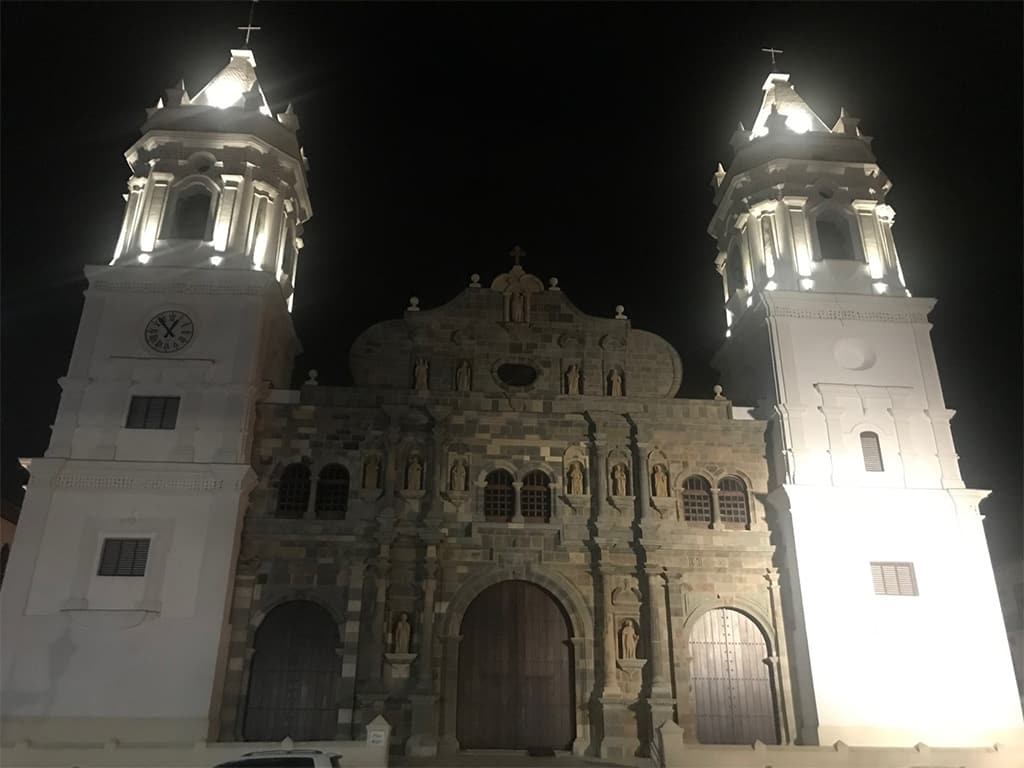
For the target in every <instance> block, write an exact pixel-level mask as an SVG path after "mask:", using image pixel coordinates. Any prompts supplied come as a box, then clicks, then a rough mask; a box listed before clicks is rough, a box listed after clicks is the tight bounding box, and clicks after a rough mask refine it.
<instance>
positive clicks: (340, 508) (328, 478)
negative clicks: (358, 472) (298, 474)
mask: <svg viewBox="0 0 1024 768" xmlns="http://www.w3.org/2000/svg"><path fill="white" fill-rule="evenodd" d="M348 486H349V481H348V470H347V469H345V468H344V467H343V466H341V464H328V465H327V466H326V467H324V468H323V469H321V470H320V477H319V478H317V481H316V505H315V509H316V516H317V519H319V520H344V519H345V512H347V511H348Z"/></svg>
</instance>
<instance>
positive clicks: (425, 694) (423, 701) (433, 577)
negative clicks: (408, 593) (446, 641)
mask: <svg viewBox="0 0 1024 768" xmlns="http://www.w3.org/2000/svg"><path fill="white" fill-rule="evenodd" d="M423 572H424V573H423V616H422V617H421V621H420V627H421V629H420V644H419V668H418V670H417V675H416V692H415V693H411V694H410V695H409V701H410V703H411V704H412V725H411V728H410V734H409V739H408V741H406V744H405V754H407V755H412V756H415V757H433V756H435V755H436V754H437V707H436V705H437V694H436V693H435V692H434V681H433V667H434V590H435V588H436V586H437V545H436V544H435V543H430V542H429V541H428V543H427V551H426V556H425V558H424V562H423Z"/></svg>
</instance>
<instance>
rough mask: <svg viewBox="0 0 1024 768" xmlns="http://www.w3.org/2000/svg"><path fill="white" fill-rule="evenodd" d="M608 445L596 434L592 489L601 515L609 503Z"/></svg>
mask: <svg viewBox="0 0 1024 768" xmlns="http://www.w3.org/2000/svg"><path fill="white" fill-rule="evenodd" d="M605 447H606V443H605V441H604V438H603V437H602V436H601V435H598V434H595V435H594V438H593V440H591V449H592V451H593V455H592V458H591V462H590V466H591V472H592V476H591V487H592V488H593V489H594V492H593V493H592V494H591V498H592V499H593V500H594V502H595V503H596V504H597V512H598V514H600V513H601V510H602V509H603V508H604V505H605V503H606V502H607V501H608V460H607V459H608V457H607V456H606V453H607V451H606V450H605Z"/></svg>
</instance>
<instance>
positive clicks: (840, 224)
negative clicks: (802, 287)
mask: <svg viewBox="0 0 1024 768" xmlns="http://www.w3.org/2000/svg"><path fill="white" fill-rule="evenodd" d="M815 228H816V229H817V230H818V248H819V250H818V253H817V254H816V258H815V261H821V260H822V259H838V260H840V261H853V260H855V259H856V258H857V256H856V254H855V253H854V250H853V239H852V238H851V237H850V224H849V222H848V221H847V220H846V219H845V218H844V217H843V215H842V214H841V213H839V212H838V211H834V210H825V211H822V212H821V213H820V214H818V217H817V220H816V222H815Z"/></svg>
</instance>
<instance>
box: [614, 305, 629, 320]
mask: <svg viewBox="0 0 1024 768" xmlns="http://www.w3.org/2000/svg"><path fill="white" fill-rule="evenodd" d="M625 311H626V308H625V307H624V306H622V305H621V304H616V305H615V319H616V320H629V318H628V317H626V315H625V314H623V313H624V312H625Z"/></svg>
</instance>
